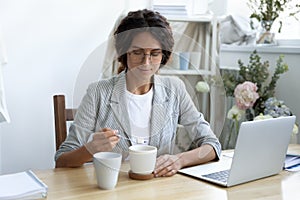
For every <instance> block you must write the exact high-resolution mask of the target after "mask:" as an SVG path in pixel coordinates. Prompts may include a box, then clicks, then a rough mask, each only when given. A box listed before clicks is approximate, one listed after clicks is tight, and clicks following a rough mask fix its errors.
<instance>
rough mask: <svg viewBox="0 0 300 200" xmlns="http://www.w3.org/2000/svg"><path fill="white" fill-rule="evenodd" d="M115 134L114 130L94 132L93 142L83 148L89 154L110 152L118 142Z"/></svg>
mask: <svg viewBox="0 0 300 200" xmlns="http://www.w3.org/2000/svg"><path fill="white" fill-rule="evenodd" d="M116 132H117V131H116V130H113V129H110V128H104V129H102V130H100V131H99V132H96V133H95V134H94V135H93V140H92V141H91V142H89V143H87V144H86V145H85V146H86V148H87V149H88V151H89V152H90V153H91V154H94V153H97V152H102V151H111V150H112V149H113V148H114V147H115V146H116V145H117V143H118V142H119V141H120V138H119V137H118V136H117V135H116Z"/></svg>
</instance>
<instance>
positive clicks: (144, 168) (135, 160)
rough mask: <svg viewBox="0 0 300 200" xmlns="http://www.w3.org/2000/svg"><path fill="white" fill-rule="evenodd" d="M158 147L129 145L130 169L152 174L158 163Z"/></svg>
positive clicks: (138, 172)
mask: <svg viewBox="0 0 300 200" xmlns="http://www.w3.org/2000/svg"><path fill="white" fill-rule="evenodd" d="M156 155H157V148H156V147H154V146H149V145H133V146H130V147H129V164H130V169H131V171H132V172H133V173H136V174H151V173H152V172H153V171H154V168H155V164H156Z"/></svg>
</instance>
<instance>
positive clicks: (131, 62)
mask: <svg viewBox="0 0 300 200" xmlns="http://www.w3.org/2000/svg"><path fill="white" fill-rule="evenodd" d="M162 56H163V54H162V49H161V44H160V43H159V42H158V41H157V40H156V39H155V38H154V37H153V36H152V35H151V33H149V32H141V33H139V34H137V35H136V36H135V37H134V38H133V40H132V43H131V46H130V47H129V49H128V52H127V65H128V72H129V73H130V74H133V75H134V76H135V77H137V78H139V79H143V80H150V78H151V76H152V75H154V74H155V73H156V72H157V70H158V69H159V66H160V63H161V60H162Z"/></svg>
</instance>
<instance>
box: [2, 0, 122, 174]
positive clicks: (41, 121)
mask: <svg viewBox="0 0 300 200" xmlns="http://www.w3.org/2000/svg"><path fill="white" fill-rule="evenodd" d="M123 8H124V1H120V0H110V1H105V3H104V1H98V0H86V1H80V0H44V1H39V0H26V1H23V0H10V1H7V0H0V23H1V27H2V34H3V38H4V41H5V44H6V50H7V56H8V64H7V65H6V67H5V68H4V69H3V75H4V86H5V90H6V99H7V106H8V110H9V113H10V117H11V123H9V124H0V137H1V140H0V141H1V143H0V147H1V151H0V158H1V159H2V160H0V164H2V166H1V167H2V173H9V172H16V171H21V170H25V169H45V168H52V167H54V160H53V156H54V152H55V147H54V140H55V138H54V122H53V104H52V95H53V94H55V93H64V94H66V95H67V96H69V97H71V96H72V93H73V88H74V84H75V80H76V77H77V75H78V73H79V71H80V68H81V65H82V64H83V63H84V61H85V60H86V58H87V57H88V55H89V54H90V53H91V52H92V51H93V50H94V49H95V48H96V47H97V46H99V45H101V44H102V43H103V42H104V41H105V40H106V39H107V37H108V34H109V32H110V31H111V29H112V27H113V25H114V22H115V20H116V19H117V17H118V15H119V14H120V13H121V11H122V10H123ZM99 68H101V66H99ZM67 104H69V105H71V104H72V102H71V98H69V99H68V102H67ZM0 169H1V168H0ZM0 172H1V171H0Z"/></svg>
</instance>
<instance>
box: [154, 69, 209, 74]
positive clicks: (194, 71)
mask: <svg viewBox="0 0 300 200" xmlns="http://www.w3.org/2000/svg"><path fill="white" fill-rule="evenodd" d="M159 74H162V75H212V72H211V71H209V70H201V69H188V70H180V69H161V70H159Z"/></svg>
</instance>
